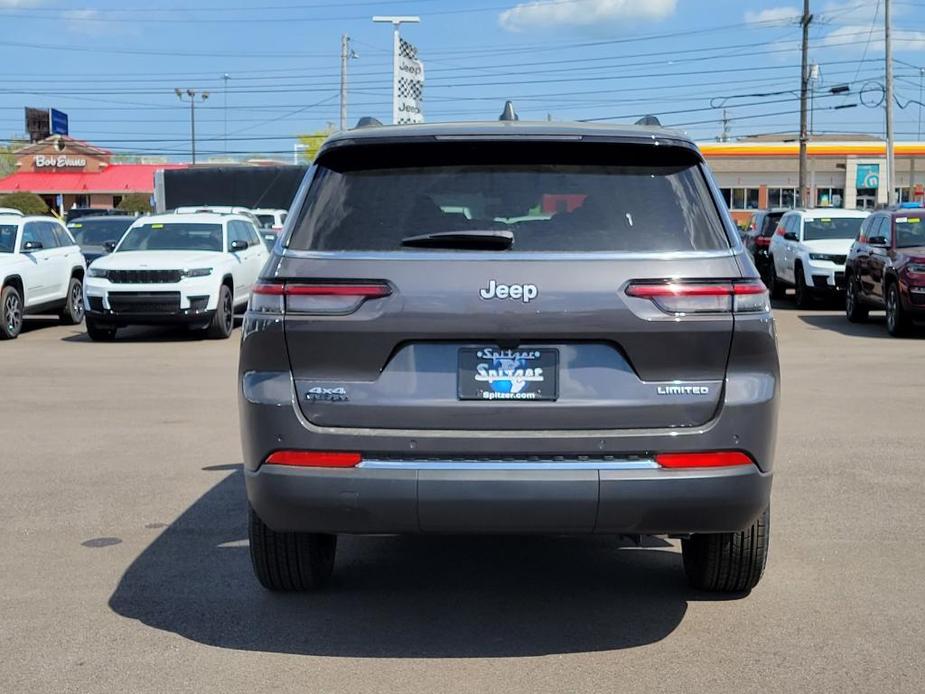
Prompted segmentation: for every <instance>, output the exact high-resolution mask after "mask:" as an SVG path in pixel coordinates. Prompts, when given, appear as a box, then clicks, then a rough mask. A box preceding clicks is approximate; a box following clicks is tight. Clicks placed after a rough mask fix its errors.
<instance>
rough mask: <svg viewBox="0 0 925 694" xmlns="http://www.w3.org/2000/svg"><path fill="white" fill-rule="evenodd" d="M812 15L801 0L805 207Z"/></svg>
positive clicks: (802, 191)
mask: <svg viewBox="0 0 925 694" xmlns="http://www.w3.org/2000/svg"><path fill="white" fill-rule="evenodd" d="M812 21H813V16H812V15H811V14H810V13H809V0H803V16H802V17H801V18H800V24H801V25H802V27H803V47H802V60H801V62H800V175H799V186H800V206H801V207H807V206H808V204H807V203H808V201H809V198H810V195H809V191H808V190H806V168H807V155H806V144H807V142H808V141H809V134H808V132H807V122H806V121H807V118H806V115H807V114H806V111H807V103H806V101H807V97H808V96H809V25H810V23H811V22H812Z"/></svg>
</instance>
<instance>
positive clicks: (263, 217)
mask: <svg viewBox="0 0 925 694" xmlns="http://www.w3.org/2000/svg"><path fill="white" fill-rule="evenodd" d="M257 219H258V220H259V221H260V226H261V227H262V228H263V229H269V228H270V227H272V226H273V225H274V224H275V223H276V220H275V219H274V218H273V215H271V214H258V215H257Z"/></svg>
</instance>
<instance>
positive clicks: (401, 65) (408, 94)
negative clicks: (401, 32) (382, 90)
mask: <svg viewBox="0 0 925 694" xmlns="http://www.w3.org/2000/svg"><path fill="white" fill-rule="evenodd" d="M395 80H396V84H395V99H396V104H395V106H396V111H397V113H398V118H397V119H396V122H397V123H422V122H423V121H424V63H422V62H421V61H420V60H418V49H417V48H415V47H414V46H413V45H411V44H410V43H408V42H407V41H405V40H404V39H399V50H398V70H396V74H395Z"/></svg>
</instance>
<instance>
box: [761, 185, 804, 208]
mask: <svg viewBox="0 0 925 694" xmlns="http://www.w3.org/2000/svg"><path fill="white" fill-rule="evenodd" d="M798 199H799V195H798V191H797V189H796V188H768V207H785V208H788V209H793V208H794V207H796V206H797V200H798Z"/></svg>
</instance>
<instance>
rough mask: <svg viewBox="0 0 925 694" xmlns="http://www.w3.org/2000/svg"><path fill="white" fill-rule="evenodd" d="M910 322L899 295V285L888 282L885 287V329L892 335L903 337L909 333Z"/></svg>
mask: <svg viewBox="0 0 925 694" xmlns="http://www.w3.org/2000/svg"><path fill="white" fill-rule="evenodd" d="M911 327H912V322H911V321H910V320H909V316H907V315H906V312H905V311H904V310H903V302H902V297H901V296H900V295H899V285H898V284H896V282H895V281H894V282H890V286H889V287H887V289H886V329H887V332H889V333H890V335H892V336H893V337H905V336H906V335H908V334H909V329H910V328H911Z"/></svg>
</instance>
